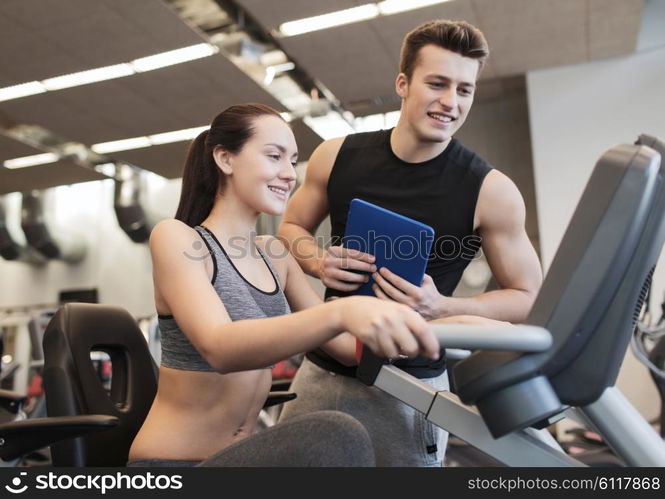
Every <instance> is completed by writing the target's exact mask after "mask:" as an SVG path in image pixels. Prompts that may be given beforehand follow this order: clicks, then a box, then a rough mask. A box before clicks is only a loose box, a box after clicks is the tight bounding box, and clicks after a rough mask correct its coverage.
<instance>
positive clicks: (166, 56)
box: [131, 43, 219, 73]
mask: <svg viewBox="0 0 665 499" xmlns="http://www.w3.org/2000/svg"><path fill="white" fill-rule="evenodd" d="M218 50H219V49H218V48H217V47H216V46H214V45H210V44H209V43H199V44H198V45H191V46H189V47H184V48H181V49H176V50H170V51H168V52H162V53H161V54H155V55H151V56H149V57H142V58H141V59H136V60H134V61H132V62H131V65H132V67H133V68H134V70H136V72H138V73H143V72H145V71H152V70H153V69H159V68H164V67H166V66H173V65H174V64H182V63H183V62H189V61H193V60H196V59H201V58H202V57H208V56H210V55H213V54H214V53H216V52H217V51H218Z"/></svg>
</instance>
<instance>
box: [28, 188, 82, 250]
mask: <svg viewBox="0 0 665 499" xmlns="http://www.w3.org/2000/svg"><path fill="white" fill-rule="evenodd" d="M21 228H22V229H23V233H24V234H25V239H26V241H27V243H28V246H30V247H31V248H32V249H34V250H35V251H36V252H37V253H39V254H40V255H42V256H44V257H45V258H47V259H49V260H54V259H56V260H63V261H65V262H67V263H77V262H80V261H81V260H82V259H83V258H84V257H85V254H86V249H87V247H86V244H85V241H84V240H83V239H82V238H81V237H80V236H77V235H74V234H72V233H69V232H68V231H67V229H66V228H64V227H58V228H57V229H56V228H54V227H51V226H50V224H48V223H47V221H46V217H45V215H44V192H43V191H32V192H29V193H23V203H22V206H21Z"/></svg>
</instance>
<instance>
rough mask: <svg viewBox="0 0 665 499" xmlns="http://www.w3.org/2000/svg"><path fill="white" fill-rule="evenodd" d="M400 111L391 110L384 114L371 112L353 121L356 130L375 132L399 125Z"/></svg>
mask: <svg viewBox="0 0 665 499" xmlns="http://www.w3.org/2000/svg"><path fill="white" fill-rule="evenodd" d="M399 115H400V112H399V111H391V112H389V113H384V114H370V115H368V116H362V117H359V118H356V119H355V120H354V122H353V128H355V130H356V132H373V131H375V130H388V129H390V128H393V127H394V126H395V125H397V122H398V121H399Z"/></svg>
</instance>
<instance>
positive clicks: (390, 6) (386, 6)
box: [377, 0, 450, 15]
mask: <svg viewBox="0 0 665 499" xmlns="http://www.w3.org/2000/svg"><path fill="white" fill-rule="evenodd" d="M449 1H450V0H384V1H383V2H379V3H378V4H377V7H378V8H379V11H381V14H383V15H390V14H397V13H398V12H405V11H407V10H413V9H420V8H422V7H429V6H430V5H435V4H437V3H443V2H449Z"/></svg>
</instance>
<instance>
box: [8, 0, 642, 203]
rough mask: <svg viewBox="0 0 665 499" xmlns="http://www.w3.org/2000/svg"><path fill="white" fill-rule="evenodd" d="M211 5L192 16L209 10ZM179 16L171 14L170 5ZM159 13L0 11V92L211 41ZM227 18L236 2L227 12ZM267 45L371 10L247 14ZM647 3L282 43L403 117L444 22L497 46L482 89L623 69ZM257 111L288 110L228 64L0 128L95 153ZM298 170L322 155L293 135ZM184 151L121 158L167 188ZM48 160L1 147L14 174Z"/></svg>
mask: <svg viewBox="0 0 665 499" xmlns="http://www.w3.org/2000/svg"><path fill="white" fill-rule="evenodd" d="M206 2H208V0H203V1H202V0H197V1H196V2H194V1H191V2H188V1H187V2H183V1H182V0H180V1H179V3H180V4H182V3H191V4H192V5H191V7H192V8H195V7H196V5H197V4H199V5H204V4H205V3H206ZM172 3H173V2H172ZM172 3H169V2H167V1H161V0H140V1H137V0H2V2H0V68H2V71H0V87H6V86H10V85H15V84H19V83H24V82H28V81H32V80H44V79H46V78H49V77H53V76H58V75H63V74H67V73H73V72H78V71H83V70H86V69H90V68H94V67H100V66H107V65H112V64H118V63H123V62H128V61H130V60H133V59H137V58H140V57H145V56H148V55H152V54H155V53H159V52H164V51H167V50H173V49H177V48H180V47H184V46H188V45H193V44H197V43H201V42H203V41H208V37H207V35H206V34H205V33H203V32H202V31H200V30H199V29H198V28H196V27H194V26H192V25H191V24H190V23H189V22H186V21H184V20H183V19H181V18H180V17H179V15H178V13H177V12H176V10H175V9H174V7H173V5H172ZM220 3H221V4H224V3H226V4H229V3H230V2H220ZM231 3H235V4H236V5H237V6H239V7H240V8H242V9H245V10H246V11H247V13H248V14H250V15H251V17H253V19H254V20H255V21H256V22H258V24H259V25H260V26H261V27H262V28H263V29H264V30H265V31H266V32H271V31H272V30H275V29H276V28H277V27H278V26H279V24H281V23H282V22H285V21H290V20H294V19H299V18H303V17H307V16H311V15H318V14H322V13H326V12H330V11H333V10H338V9H343V8H348V7H354V6H357V5H361V4H363V3H366V1H364V0H281V1H273V0H236V1H235V2H231ZM642 7H643V0H557V1H551V0H455V1H451V2H447V3H442V4H438V5H435V6H431V7H426V8H421V9H417V10H413V11H408V12H404V13H401V14H395V15H391V16H381V17H378V18H375V19H372V20H369V21H364V22H359V23H355V24H350V25H346V26H340V27H336V28H331V29H327V30H322V31H316V32H312V33H307V34H303V35H299V36H294V37H289V38H277V43H278V44H280V45H281V48H282V49H283V50H284V51H285V52H286V53H287V55H288V56H289V57H290V58H291V60H293V61H295V62H296V64H297V65H298V68H299V69H301V70H302V71H304V72H305V73H306V74H308V75H309V76H310V77H312V78H313V79H315V80H316V81H319V82H321V84H322V85H323V86H325V87H326V88H328V89H329V90H331V91H332V93H333V94H334V96H335V97H336V98H337V99H338V100H339V101H340V104H341V106H342V108H344V109H346V110H350V111H352V112H353V113H354V114H355V115H357V116H363V115H368V114H372V113H375V112H382V111H385V110H391V109H397V108H398V107H399V102H398V101H397V99H396V97H395V95H394V86H393V82H394V78H395V76H396V73H397V66H398V57H399V48H400V43H401V40H402V37H403V36H404V34H405V33H406V32H407V31H409V30H410V29H412V28H413V27H415V26H416V25H418V24H420V23H421V22H424V21H427V20H430V19H434V18H453V19H465V20H467V21H469V22H471V23H472V24H474V25H476V26H477V27H479V28H480V29H481V30H483V31H484V33H485V34H486V36H487V38H488V41H489V43H490V48H491V58H490V61H489V63H488V64H487V67H486V68H485V69H484V71H483V74H482V78H483V79H484V80H486V83H485V84H484V85H482V84H481V86H480V87H479V98H482V92H483V91H484V92H491V91H492V87H493V85H494V83H493V82H496V81H498V79H500V78H503V77H506V76H512V75H519V74H523V73H525V72H526V71H529V70H532V69H537V68H543V67H549V66H557V65H564V64H574V63H579V62H584V61H589V60H593V59H598V58H603V57H611V56H619V55H625V54H628V53H630V52H632V51H633V50H634V49H635V43H636V39H637V34H638V31H639V27H640V21H641V13H642ZM245 101H260V102H264V103H266V104H269V105H272V106H274V107H275V108H277V109H279V110H280V111H283V110H285V108H284V106H283V105H281V104H280V102H279V101H278V100H276V99H275V97H273V96H272V95H270V94H269V93H268V92H267V91H266V90H265V89H264V88H262V86H261V85H259V84H257V83H256V82H255V80H253V79H252V78H250V77H249V76H247V75H246V74H245V73H244V72H243V71H241V70H240V69H239V68H238V67H237V65H235V64H233V63H232V62H231V61H230V60H229V59H227V57H226V56H225V55H223V54H221V53H219V54H216V55H213V56H210V57H206V58H203V59H198V60H195V61H191V62H188V63H184V64H179V65H176V66H170V67H166V68H162V69H158V70H155V71H150V72H146V73H139V74H135V75H132V76H127V77H123V78H118V79H115V80H110V81H105V82H100V83H93V84H89V85H84V86H79V87H74V88H69V89H64V90H58V91H54V92H47V93H43V94H39V95H34V96H28V97H23V98H19V99H15V100H10V101H5V102H0V127H7V126H11V125H13V124H34V125H39V126H40V127H42V128H45V129H47V130H49V131H51V132H53V133H54V134H56V135H57V136H59V137H63V138H65V139H66V140H71V141H76V142H80V143H83V144H85V145H88V146H89V145H92V144H95V143H99V142H106V141H111V140H117V139H124V138H130V137H136V136H144V135H149V134H154V133H160V132H166V131H172V130H178V129H183V128H188V127H195V126H201V125H205V124H207V123H209V122H210V120H211V119H212V118H213V117H214V115H216V114H217V113H218V112H219V111H220V110H222V109H223V108H225V107H227V106H229V105H231V104H234V103H238V102H245ZM293 128H294V132H295V134H296V139H297V141H298V144H299V147H300V152H301V157H303V158H307V157H308V156H309V154H310V152H311V151H312V149H313V148H314V147H315V146H316V145H317V144H318V143H319V142H320V140H321V139H320V137H318V136H317V135H316V134H315V133H314V132H313V131H311V130H310V129H309V128H308V127H307V126H306V125H305V124H304V123H303V122H302V121H300V120H296V121H295V122H294V123H293ZM186 149H187V143H186V142H178V143H173V144H166V145H161V146H153V147H148V148H143V149H134V150H131V151H125V152H118V153H113V154H111V156H112V157H113V158H115V159H119V160H123V161H127V162H130V163H132V164H134V165H136V166H138V167H141V168H144V169H147V170H150V171H153V172H156V173H158V174H160V175H163V176H165V177H167V178H176V177H178V176H179V175H180V170H181V165H182V161H183V158H184V155H185V151H186ZM40 152H43V151H40V150H37V149H34V148H33V147H30V146H28V145H25V144H22V143H20V142H18V141H16V140H14V139H12V138H9V137H2V136H0V165H1V162H2V161H3V160H6V159H10V158H15V157H19V156H26V155H32V154H38V153H40ZM98 178H104V177H103V176H102V175H101V174H99V173H96V172H94V171H92V170H90V169H87V168H84V167H82V166H78V165H77V164H75V163H74V162H72V161H59V162H57V163H53V164H49V165H43V166H38V167H31V168H25V169H20V170H8V169H5V168H3V167H2V166H0V194H2V193H7V192H14V191H27V190H30V189H42V188H46V187H50V186H55V185H62V184H70V183H75V182H82V181H88V180H95V179H98Z"/></svg>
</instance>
